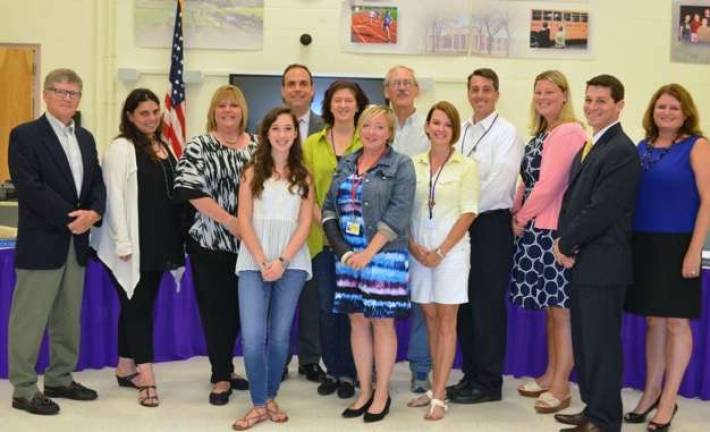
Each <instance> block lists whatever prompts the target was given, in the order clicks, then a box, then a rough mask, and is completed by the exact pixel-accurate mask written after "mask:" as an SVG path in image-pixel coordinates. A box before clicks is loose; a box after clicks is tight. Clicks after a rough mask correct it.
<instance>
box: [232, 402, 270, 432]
mask: <svg viewBox="0 0 710 432" xmlns="http://www.w3.org/2000/svg"><path fill="white" fill-rule="evenodd" d="M268 419H269V414H268V411H267V410H266V408H264V407H253V408H252V409H250V410H249V411H247V413H246V414H244V417H242V418H240V419H237V420H236V421H235V422H234V423H233V424H232V429H234V430H235V431H243V430H247V429H250V428H251V427H252V426H254V425H255V424H258V423H261V422H263V421H265V420H268Z"/></svg>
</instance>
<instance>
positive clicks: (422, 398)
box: [407, 390, 434, 408]
mask: <svg viewBox="0 0 710 432" xmlns="http://www.w3.org/2000/svg"><path fill="white" fill-rule="evenodd" d="M433 398H434V393H432V392H431V390H427V391H426V393H424V394H423V395H419V396H417V397H415V398H414V399H412V400H410V401H409V402H407V406H408V407H409V408H421V407H425V406H429V404H431V400H432V399H433Z"/></svg>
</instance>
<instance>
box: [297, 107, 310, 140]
mask: <svg viewBox="0 0 710 432" xmlns="http://www.w3.org/2000/svg"><path fill="white" fill-rule="evenodd" d="M310 123H311V112H310V111H306V113H305V114H304V115H302V116H301V117H299V118H298V137H299V138H300V139H301V145H303V143H304V142H306V138H308V126H310Z"/></svg>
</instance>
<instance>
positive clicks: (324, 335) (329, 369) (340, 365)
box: [313, 247, 355, 381]
mask: <svg viewBox="0 0 710 432" xmlns="http://www.w3.org/2000/svg"><path fill="white" fill-rule="evenodd" d="M335 260H336V257H335V254H334V253H333V252H332V251H331V250H330V248H327V247H326V248H325V249H323V251H321V252H320V253H319V254H318V255H316V256H315V257H314V258H313V276H314V278H315V280H316V285H317V286H318V295H319V297H320V345H321V357H322V358H323V363H325V369H326V373H327V374H328V375H330V376H332V377H333V378H350V379H352V380H353V381H354V380H355V363H354V361H353V351H352V349H351V348H350V319H349V318H348V316H347V315H346V314H339V313H334V312H333V296H334V295H335Z"/></svg>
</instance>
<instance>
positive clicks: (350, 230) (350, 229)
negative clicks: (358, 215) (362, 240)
mask: <svg viewBox="0 0 710 432" xmlns="http://www.w3.org/2000/svg"><path fill="white" fill-rule="evenodd" d="M345 232H346V233H347V234H350V235H353V236H359V235H360V224H357V223H355V222H348V224H347V225H346V226H345Z"/></svg>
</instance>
